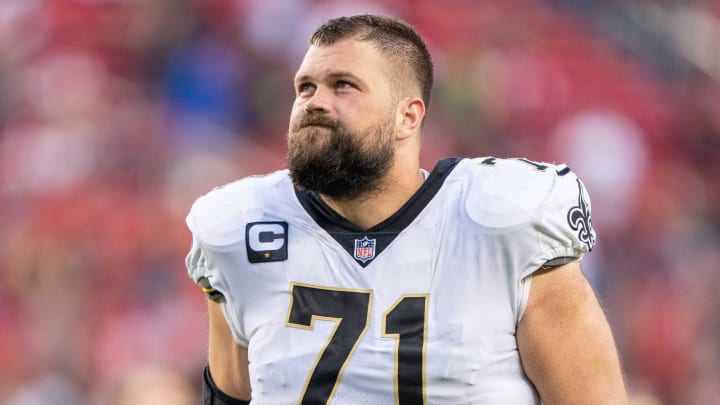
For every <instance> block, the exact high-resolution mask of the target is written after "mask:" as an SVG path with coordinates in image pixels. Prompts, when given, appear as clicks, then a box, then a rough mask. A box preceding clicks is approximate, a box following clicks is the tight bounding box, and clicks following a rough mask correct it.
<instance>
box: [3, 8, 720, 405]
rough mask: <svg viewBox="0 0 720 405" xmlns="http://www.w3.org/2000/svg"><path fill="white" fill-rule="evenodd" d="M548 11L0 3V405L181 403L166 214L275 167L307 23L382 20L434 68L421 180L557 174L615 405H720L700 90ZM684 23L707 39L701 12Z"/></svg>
mask: <svg viewBox="0 0 720 405" xmlns="http://www.w3.org/2000/svg"><path fill="white" fill-rule="evenodd" d="M568 3H573V2H572V1H552V0H503V1H500V2H498V1H492V0H475V1H473V0H417V1H411V0H396V1H390V0H384V1H380V0H377V1H331V0H295V1H280V0H276V1H274V0H150V1H149V0H123V1H120V0H115V1H113V0H3V1H2V2H0V207H1V209H0V403H2V404H7V405H35V404H53V405H66V404H68V405H69V404H112V405H126V404H139V405H142V404H179V405H182V404H196V403H198V399H197V398H198V390H199V386H200V372H201V369H202V367H203V365H204V363H205V359H206V353H205V348H206V335H207V326H206V324H207V320H206V315H205V299H204V296H203V294H202V292H201V291H200V289H199V288H197V286H195V285H194V284H193V283H192V282H191V281H190V280H189V279H188V278H187V276H186V273H185V268H184V263H183V259H184V255H185V253H186V251H187V250H188V248H189V246H190V235H189V232H188V231H187V230H186V228H185V225H184V217H185V214H186V213H187V211H188V209H189V208H190V205H191V204H192V202H193V200H194V199H195V198H197V197H198V196H200V195H201V194H203V193H205V192H207V191H209V190H210V189H211V188H212V187H214V186H216V185H219V184H223V183H226V182H229V181H231V180H233V179H236V178H239V177H243V176H246V175H249V174H253V173H260V172H267V171H271V170H276V169H280V168H283V167H284V150H285V135H286V131H287V117H288V115H289V111H290V105H291V102H292V98H293V94H294V93H293V88H292V77H293V74H294V71H295V69H296V67H297V66H298V64H299V62H300V60H301V58H302V55H303V53H304V51H305V49H306V42H307V38H308V36H309V34H310V33H311V32H312V30H313V29H314V28H315V27H316V26H317V25H319V24H320V23H322V22H323V21H324V20H326V19H327V18H329V17H333V16H338V15H342V14H357V13H387V14H393V15H397V16H400V17H402V18H404V19H406V20H408V21H410V22H411V23H412V24H413V25H415V26H416V28H417V29H418V30H419V31H420V32H421V33H422V35H423V36H424V37H425V38H426V40H427V42H428V45H429V47H430V50H431V53H432V54H433V57H434V60H435V64H436V72H437V73H436V85H435V89H434V94H433V99H432V103H431V105H430V108H429V117H428V120H427V125H426V127H425V133H426V135H425V146H424V152H423V155H422V159H423V166H424V167H425V168H427V169H431V168H432V166H433V165H434V163H435V161H436V160H437V159H438V158H441V157H444V156H450V155H457V156H490V155H492V156H497V157H510V156H522V157H526V158H528V159H531V160H536V161H550V162H553V161H554V162H566V163H568V164H569V166H570V167H571V168H572V169H573V170H574V171H575V172H576V173H578V174H579V175H580V177H581V178H583V179H584V180H585V183H586V184H587V186H588V189H589V190H590V194H591V196H592V201H593V208H594V209H593V214H594V215H593V220H594V222H593V223H594V226H595V228H596V230H597V232H598V245H597V247H596V250H595V251H593V252H592V253H591V254H590V255H588V256H587V257H586V259H585V260H584V261H583V263H584V270H585V272H586V274H587V275H588V277H589V279H590V280H591V282H592V284H593V286H594V287H595V288H596V290H597V292H598V295H599V297H600V299H601V301H602V304H603V306H604V308H605V309H606V311H607V314H608V317H609V320H610V323H611V325H612V326H613V329H614V332H615V335H616V338H617V341H618V345H619V348H620V352H621V357H622V362H623V365H624V368H625V371H626V374H627V381H628V387H629V390H630V393H631V398H632V403H633V404H642V405H646V404H647V405H654V404H720V344H719V341H720V340H719V336H720V300H718V299H716V291H715V288H717V286H719V285H720V271H718V270H720V181H718V180H717V173H720V84H719V83H718V81H717V80H716V79H717V78H715V79H713V78H712V76H711V75H708V74H706V72H704V71H703V70H702V69H698V70H697V71H695V70H692V69H688V70H684V71H683V74H682V75H677V74H670V73H668V72H663V71H660V70H658V69H655V67H654V66H653V65H652V64H650V63H647V62H646V61H643V60H641V59H639V58H637V57H636V56H635V55H634V54H633V52H631V51H630V50H628V48H627V47H625V46H621V45H620V44H618V43H617V41H614V40H611V39H610V38H609V37H608V36H607V34H606V33H604V32H602V31H601V30H600V29H598V28H597V26H596V25H594V24H592V23H591V21H592V16H590V15H587V14H584V13H583V12H582V7H569V6H568ZM577 3H585V2H581V1H578V2H577ZM656 3H657V6H658V7H669V6H670V5H672V4H673V2H671V1H657V2H656ZM697 4H699V5H700V6H702V7H704V10H706V11H707V12H708V13H709V14H708V15H710V16H714V18H715V20H712V19H711V21H716V22H717V23H718V26H717V27H716V28H719V29H720V2H718V1H704V2H697ZM685 29H686V30H688V32H689V34H688V35H690V33H691V30H692V27H685ZM714 49H715V51H716V52H717V53H715V62H716V63H717V61H718V60H717V57H718V55H720V47H717V48H714ZM676 56H677V57H678V58H681V55H676Z"/></svg>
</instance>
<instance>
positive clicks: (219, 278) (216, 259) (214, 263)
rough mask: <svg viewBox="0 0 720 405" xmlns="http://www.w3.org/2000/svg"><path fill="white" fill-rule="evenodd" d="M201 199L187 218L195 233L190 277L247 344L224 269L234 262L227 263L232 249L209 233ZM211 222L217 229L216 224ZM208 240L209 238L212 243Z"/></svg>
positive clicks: (188, 258) (188, 259)
mask: <svg viewBox="0 0 720 405" xmlns="http://www.w3.org/2000/svg"><path fill="white" fill-rule="evenodd" d="M202 200H203V198H201V199H200V200H198V202H196V203H195V205H193V208H192V209H191V210H190V213H189V214H188V216H187V218H186V224H187V226H188V228H189V229H190V231H191V233H192V246H191V248H190V251H189V252H188V254H187V256H186V257H185V266H186V268H187V272H188V276H189V277H190V279H192V280H193V281H194V282H195V283H197V284H198V285H199V286H200V287H201V288H202V290H203V292H204V293H205V295H206V296H207V297H208V299H212V300H214V301H216V302H218V303H219V304H220V306H221V308H222V311H223V314H224V315H225V320H226V321H227V323H228V326H229V327H230V330H231V331H232V334H233V338H234V340H235V342H236V343H237V344H239V345H242V346H245V347H247V345H248V340H247V338H246V337H245V334H244V332H243V328H242V317H241V316H240V315H241V314H239V313H238V312H237V310H236V308H237V306H236V305H235V304H236V302H235V301H236V300H237V298H236V297H234V296H233V290H232V289H231V288H230V282H229V280H228V278H227V274H226V272H223V271H222V269H223V268H228V267H229V266H231V265H232V264H230V263H229V262H228V255H227V251H228V250H229V249H227V248H225V247H224V246H220V245H218V244H217V243H216V241H215V240H213V237H212V236H209V235H208V234H209V233H210V232H208V230H207V226H208V223H207V222H208V221H206V220H203V218H204V217H207V215H204V214H203V211H205V209H204V208H206V207H203V206H202V205H203V203H204V201H202ZM198 217H200V218H198ZM204 219H207V218H204ZM210 225H212V226H213V227H214V228H217V224H210ZM205 239H210V242H208V241H207V240H205Z"/></svg>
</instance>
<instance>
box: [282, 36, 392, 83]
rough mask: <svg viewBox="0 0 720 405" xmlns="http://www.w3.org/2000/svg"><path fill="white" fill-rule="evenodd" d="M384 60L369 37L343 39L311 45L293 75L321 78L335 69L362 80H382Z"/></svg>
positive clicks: (334, 71) (384, 71) (384, 78)
mask: <svg viewBox="0 0 720 405" xmlns="http://www.w3.org/2000/svg"><path fill="white" fill-rule="evenodd" d="M387 67H388V61H387V60H386V59H385V58H384V57H383V56H382V55H381V53H380V52H379V51H378V50H377V49H375V47H374V45H373V43H372V42H370V41H359V40H356V39H352V38H350V39H343V40H340V41H338V42H335V43H334V44H331V45H322V46H316V45H311V46H310V48H308V51H307V52H306V53H305V58H304V59H303V61H302V63H301V64H300V68H299V69H298V71H297V74H296V75H295V77H296V78H298V77H303V76H309V77H313V78H317V79H322V77H324V76H329V75H333V74H335V73H337V72H347V73H351V74H353V75H355V76H357V77H359V78H361V79H363V80H366V81H386V80H387V79H388V78H387V72H388V69H387Z"/></svg>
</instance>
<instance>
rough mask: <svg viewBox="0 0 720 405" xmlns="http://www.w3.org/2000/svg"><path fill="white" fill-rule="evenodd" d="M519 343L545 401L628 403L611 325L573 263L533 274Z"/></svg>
mask: <svg viewBox="0 0 720 405" xmlns="http://www.w3.org/2000/svg"><path fill="white" fill-rule="evenodd" d="M517 340H518V348H519V351H520V358H521V360H522V364H523V368H524V369H525V373H526V374H527V376H528V378H530V380H531V381H532V382H533V384H534V385H535V387H536V388H537V390H538V392H539V394H540V397H541V399H542V400H543V402H544V403H547V404H627V395H626V393H625V387H624V383H623V378H622V372H621V370H620V361H619V359H618V354H617V350H616V348H615V343H614V341H613V337H612V333H611V331H610V327H609V325H608V323H607V320H606V319H605V315H604V314H603V311H602V309H601V308H600V305H599V303H598V301H597V299H596V297H595V294H594V292H593V291H592V288H591V287H590V285H589V283H588V282H587V280H586V279H585V276H584V275H583V274H582V271H581V270H580V265H579V263H578V262H577V261H576V262H572V263H568V264H566V265H563V266H559V267H556V268H553V269H550V270H546V271H538V272H536V273H535V274H534V275H533V278H532V284H531V287H530V297H529V298H528V304H527V307H526V310H525V313H524V315H523V318H522V320H521V321H520V324H519V326H518V330H517Z"/></svg>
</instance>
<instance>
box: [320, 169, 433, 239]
mask: <svg viewBox="0 0 720 405" xmlns="http://www.w3.org/2000/svg"><path fill="white" fill-rule="evenodd" d="M424 181H425V176H424V175H423V174H422V172H421V171H420V165H419V163H418V162H414V163H413V164H410V165H407V167H398V166H395V167H393V169H392V170H391V171H390V173H388V174H387V176H385V178H384V179H383V180H382V183H381V187H379V188H378V189H377V191H374V192H372V193H368V194H367V195H361V196H359V197H357V198H354V199H351V200H338V199H332V198H329V197H327V196H324V195H321V196H320V197H321V198H322V199H323V201H325V203H326V204H327V205H329V206H330V208H332V209H333V210H335V212H337V213H338V214H340V215H341V216H343V217H344V218H345V219H347V220H348V221H350V222H352V223H353V224H355V225H357V226H358V227H360V228H362V229H370V228H372V227H373V226H375V225H377V224H379V223H380V222H382V221H384V220H385V219H387V218H389V217H390V216H392V215H393V214H394V213H395V212H397V211H398V210H399V209H400V208H401V207H402V206H403V205H404V204H405V203H406V202H407V201H408V200H409V199H410V197H412V195H413V194H415V192H416V191H417V190H418V189H419V188H420V186H422V184H423V182H424Z"/></svg>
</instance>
